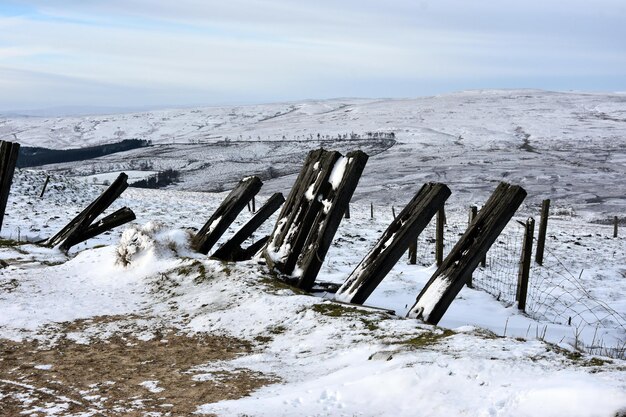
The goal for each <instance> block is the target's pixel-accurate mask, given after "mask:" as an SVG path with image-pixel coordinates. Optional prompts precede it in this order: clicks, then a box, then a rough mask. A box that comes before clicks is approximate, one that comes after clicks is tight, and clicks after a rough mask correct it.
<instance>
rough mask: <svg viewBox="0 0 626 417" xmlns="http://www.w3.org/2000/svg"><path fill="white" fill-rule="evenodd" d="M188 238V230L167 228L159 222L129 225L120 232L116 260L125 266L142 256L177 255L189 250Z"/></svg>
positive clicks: (162, 256)
mask: <svg viewBox="0 0 626 417" xmlns="http://www.w3.org/2000/svg"><path fill="white" fill-rule="evenodd" d="M190 239H191V234H190V232H189V231H187V230H181V229H168V228H166V227H165V226H164V224H163V223H159V222H154V221H151V222H148V223H146V224H144V225H143V226H131V227H129V228H128V229H126V230H125V231H124V233H122V237H121V239H120V243H119V245H118V247H117V262H118V263H120V264H122V265H124V266H127V265H130V264H132V263H134V262H137V261H138V260H139V259H143V258H149V259H153V260H158V259H163V258H169V257H173V256H179V255H180V254H181V253H185V252H189V251H190V248H189V244H190Z"/></svg>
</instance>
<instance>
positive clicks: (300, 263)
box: [295, 151, 368, 291]
mask: <svg viewBox="0 0 626 417" xmlns="http://www.w3.org/2000/svg"><path fill="white" fill-rule="evenodd" d="M367 160H368V156H367V154H365V153H364V152H362V151H354V152H350V153H348V154H347V155H346V156H343V157H341V158H339V159H338V160H337V161H336V162H335V165H334V166H333V167H332V171H331V174H330V177H329V180H328V181H329V182H328V184H327V186H326V187H322V188H321V189H320V193H319V194H318V195H317V196H316V198H315V200H317V201H319V202H320V204H321V207H319V209H318V210H317V214H316V216H315V220H314V221H313V227H311V228H310V229H309V230H307V232H308V233H307V238H306V241H305V242H304V245H303V246H302V247H303V251H302V253H301V254H300V256H299V257H298V260H297V262H296V268H295V273H296V275H297V276H298V278H299V280H298V287H299V288H302V289H303V290H306V291H309V290H310V289H311V288H313V284H314V283H315V279H316V278H317V274H318V273H319V270H320V268H321V267H322V263H323V262H324V258H325V257H326V254H327V253H328V249H329V248H330V245H331V243H332V241H333V238H334V236H335V233H336V232H337V228H338V227H339V224H340V223H341V220H342V216H343V214H344V213H345V212H346V208H347V207H348V205H349V203H350V200H351V199H352V195H353V194H354V190H355V189H356V186H357V184H358V183H359V179H360V178H361V174H362V173H363V169H364V168H365V164H366V163H367ZM328 185H330V186H328Z"/></svg>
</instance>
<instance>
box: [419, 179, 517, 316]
mask: <svg viewBox="0 0 626 417" xmlns="http://www.w3.org/2000/svg"><path fill="white" fill-rule="evenodd" d="M525 197H526V191H525V190H524V189H523V188H521V187H519V186H512V185H510V184H507V183H504V182H503V183H500V185H498V187H497V188H496V190H495V191H494V192H493V194H492V195H491V197H490V198H489V200H488V201H487V203H485V205H484V206H483V208H482V209H481V210H480V211H479V212H478V215H477V216H476V219H474V222H473V223H472V224H471V226H470V227H469V228H468V229H467V231H466V232H465V233H464V234H463V236H461V239H459V241H458V242H457V244H456V245H454V248H452V250H451V251H450V253H449V254H448V256H446V258H445V259H444V261H443V263H442V264H441V266H440V267H439V268H437V270H436V271H435V273H434V274H433V276H432V277H431V278H430V280H429V281H428V283H427V284H426V285H425V286H424V288H423V289H422V291H421V292H420V293H419V295H418V296H417V300H416V301H415V304H414V305H413V306H412V307H411V309H410V310H409V313H408V314H407V316H408V317H411V318H420V319H422V320H424V321H425V322H427V323H429V324H437V323H439V320H441V318H442V317H443V315H444V314H445V312H446V310H447V309H448V307H449V306H450V304H451V303H452V301H453V300H454V298H455V297H456V295H457V294H458V293H459V291H461V289H462V288H463V286H464V285H465V283H466V282H467V279H468V277H469V276H470V274H471V273H472V272H474V269H476V267H477V266H478V263H479V262H480V260H481V258H482V257H483V256H484V255H485V253H487V251H488V250H489V247H491V245H492V244H493V243H494V242H495V241H496V239H497V238H498V236H499V235H500V233H501V232H502V229H504V227H505V226H506V224H507V223H508V222H509V220H510V219H511V217H513V215H514V214H515V211H516V210H517V209H518V208H519V206H520V204H522V201H524V198H525Z"/></svg>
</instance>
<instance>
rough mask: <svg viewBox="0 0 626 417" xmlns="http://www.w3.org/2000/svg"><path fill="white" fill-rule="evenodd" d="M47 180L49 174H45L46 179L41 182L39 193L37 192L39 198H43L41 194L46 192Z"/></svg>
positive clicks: (48, 179)
mask: <svg viewBox="0 0 626 417" xmlns="http://www.w3.org/2000/svg"><path fill="white" fill-rule="evenodd" d="M49 181H50V175H46V180H45V181H44V182H43V187H42V188H41V194H39V198H43V194H44V193H45V192H46V187H47V186H48V182H49Z"/></svg>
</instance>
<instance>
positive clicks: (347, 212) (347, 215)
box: [343, 203, 350, 219]
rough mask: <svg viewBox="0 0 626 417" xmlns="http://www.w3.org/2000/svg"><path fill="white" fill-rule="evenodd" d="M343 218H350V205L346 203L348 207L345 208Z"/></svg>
mask: <svg viewBox="0 0 626 417" xmlns="http://www.w3.org/2000/svg"><path fill="white" fill-rule="evenodd" d="M343 216H344V218H346V219H349V218H350V203H348V205H347V206H346V212H345V213H344V215H343Z"/></svg>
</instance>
